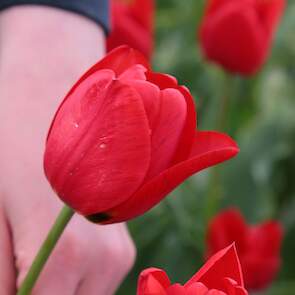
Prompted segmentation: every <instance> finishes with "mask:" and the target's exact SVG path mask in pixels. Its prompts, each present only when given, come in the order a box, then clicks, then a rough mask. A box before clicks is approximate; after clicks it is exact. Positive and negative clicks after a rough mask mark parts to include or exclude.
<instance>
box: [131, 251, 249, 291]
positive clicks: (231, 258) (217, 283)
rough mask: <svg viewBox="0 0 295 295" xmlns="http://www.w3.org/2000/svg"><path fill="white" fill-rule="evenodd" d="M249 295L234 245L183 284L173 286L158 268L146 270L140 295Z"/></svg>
mask: <svg viewBox="0 0 295 295" xmlns="http://www.w3.org/2000/svg"><path fill="white" fill-rule="evenodd" d="M151 294H153V295H247V294H248V292H247V291H246V290H245V289H244V285H243V276H242V272H241V267H240V262H239V259H238V256H237V253H236V250H235V247H234V246H233V245H231V246H229V247H227V248H225V249H223V250H221V251H219V252H218V253H216V254H215V255H214V256H213V257H211V258H210V259H209V260H208V261H207V262H206V264H205V265H204V266H203V267H202V268H201V269H200V270H199V271H198V272H197V273H196V274H195V275H194V276H193V277H192V278H191V279H190V280H189V281H188V282H187V283H186V284H185V285H184V286H182V285H180V284H171V283H170V280H169V278H168V276H167V275H166V273H165V272H164V271H163V270H161V269H157V268H149V269H146V270H144V271H143V272H142V273H141V274H140V277H139V280H138V287H137V295H151Z"/></svg>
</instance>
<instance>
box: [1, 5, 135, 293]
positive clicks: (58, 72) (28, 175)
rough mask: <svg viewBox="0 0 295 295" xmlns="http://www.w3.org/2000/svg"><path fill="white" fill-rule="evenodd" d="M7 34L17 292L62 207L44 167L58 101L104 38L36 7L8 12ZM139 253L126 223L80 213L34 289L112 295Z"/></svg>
mask: <svg viewBox="0 0 295 295" xmlns="http://www.w3.org/2000/svg"><path fill="white" fill-rule="evenodd" d="M0 31H1V32H0V33H1V43H0V44H1V45H0V46H1V48H0V49H1V57H0V97H1V99H0V118H1V124H0V135H1V136H0V149H1V153H0V261H1V264H0V294H1V295H12V294H15V292H16V285H18V286H19V285H20V282H21V281H22V280H23V278H24V276H25V274H26V272H27V271H28V268H29V267H30V265H31V262H32V260H33V258H34V257H35V255H36V253H37V250H38V248H39V247H40V245H41V243H42V241H43V240H44V238H45V236H46V235H47V232H48V230H49V228H50V227H51V225H52V224H53V222H54V220H55V218H56V216H57V214H58V212H59V210H60V208H61V202H60V201H59V200H58V199H57V197H56V196H54V193H53V192H52V190H51V189H50V187H49V185H48V184H47V182H46V179H45V176H44V173H43V171H42V158H43V150H44V143H45V138H46V132H47V130H48V128H49V124H50V121H51V119H52V117H53V114H54V112H55V110H56V108H57V106H58V104H59V102H60V101H59V99H60V98H61V97H63V96H64V94H65V93H66V91H68V89H69V87H70V86H71V84H72V83H73V82H74V81H75V80H76V79H77V78H78V77H79V76H80V75H81V73H83V71H85V70H86V69H87V68H88V67H89V66H90V65H91V64H93V63H94V62H96V61H97V60H98V59H99V58H100V57H101V56H102V54H103V47H104V46H103V44H104V43H103V42H104V41H103V39H104V36H103V32H102V30H101V29H99V27H98V26H97V25H96V24H94V23H92V22H91V21H89V20H87V19H84V18H82V17H80V16H78V15H75V14H72V13H68V12H64V11H61V10H57V9H53V8H46V7H37V6H35V7H31V6H25V7H24V6H20V7H15V8H12V9H8V10H6V11H4V12H1V13H0ZM44 32H46V34H45V33H44ZM134 256H135V248H134V245H133V243H132V240H131V239H130V237H129V235H128V231H127V229H126V226H125V225H124V224H118V225H111V226H99V225H94V224H91V223H89V222H88V221H86V220H85V219H84V218H82V217H81V216H78V215H76V216H75V217H74V218H73V219H72V220H71V222H70V224H69V226H68V227H67V228H66V230H65V232H64V234H63V236H62V238H61V239H60V241H59V242H58V244H57V247H56V249H55V250H54V253H53V255H52V256H51V257H50V259H49V260H48V263H47V265H46V266H45V269H44V271H43V272H42V273H41V275H40V278H39V280H38V282H37V284H36V287H35V289H34V291H33V293H32V294H33V295H47V294H50V295H52V294H56V295H59V294H62V295H82V294H83V295H85V294H87V295H91V294H95V295H108V294H113V292H114V291H115V289H116V288H117V287H118V285H119V284H120V282H121V280H122V279H123V277H124V276H125V275H126V273H127V272H128V270H129V269H130V267H131V265H132V263H133V260H134Z"/></svg>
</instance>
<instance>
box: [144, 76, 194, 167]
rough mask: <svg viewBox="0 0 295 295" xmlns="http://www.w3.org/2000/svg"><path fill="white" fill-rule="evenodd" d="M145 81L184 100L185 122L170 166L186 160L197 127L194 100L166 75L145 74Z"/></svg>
mask: <svg viewBox="0 0 295 295" xmlns="http://www.w3.org/2000/svg"><path fill="white" fill-rule="evenodd" d="M146 76H147V80H148V81H150V82H152V83H154V84H156V85H157V86H159V88H160V89H165V88H175V89H177V90H178V91H179V92H180V93H181V94H182V95H183V97H184V98H185V101H186V106H187V109H186V113H187V115H186V121H185V124H184V126H183V131H182V134H181V136H180V138H179V145H178V148H177V150H176V151H175V153H174V157H173V159H172V161H171V166H172V165H175V164H177V163H178V162H181V161H183V160H185V159H187V157H188V155H189V153H190V151H191V147H192V144H193V141H194V133H195V130H196V125H197V114H196V110H195V103H194V100H193V98H192V96H191V94H190V92H189V90H188V89H187V88H186V87H185V86H179V85H178V84H177V80H176V79H175V78H174V77H172V76H170V75H167V74H161V73H152V72H147V74H146Z"/></svg>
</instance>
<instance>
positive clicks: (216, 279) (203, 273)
mask: <svg viewBox="0 0 295 295" xmlns="http://www.w3.org/2000/svg"><path fill="white" fill-rule="evenodd" d="M226 277H228V278H231V279H232V280H234V281H236V282H237V284H238V285H239V286H241V287H243V286H244V283H243V276H242V271H241V266H240V262H239V258H238V255H237V252H236V248H235V246H234V244H232V245H231V246H228V247H227V248H225V249H223V250H220V251H219V252H217V253H216V254H215V255H214V256H212V257H211V258H210V259H209V260H208V261H207V262H206V263H205V264H204V266H203V267H202V268H201V269H200V270H199V271H198V272H197V273H196V274H195V275H194V276H193V277H192V278H191V279H190V280H189V281H188V282H187V283H186V284H185V287H189V286H190V285H192V284H193V283H196V282H201V283H203V284H204V285H205V286H206V287H207V288H208V289H209V290H210V289H217V290H220V291H224V292H226V291H227V286H225V284H224V278H226Z"/></svg>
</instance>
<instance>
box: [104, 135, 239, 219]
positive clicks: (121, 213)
mask: <svg viewBox="0 0 295 295" xmlns="http://www.w3.org/2000/svg"><path fill="white" fill-rule="evenodd" d="M238 151H239V149H238V147H237V145H236V143H235V142H234V141H233V140H232V139H231V138H230V137H229V136H227V135H225V134H222V133H218V132H214V131H198V132H196V136H195V144H194V146H193V151H192V154H191V156H190V158H189V159H188V160H186V161H183V162H181V163H179V164H177V165H175V166H173V167H170V168H168V169H167V170H165V171H163V172H162V173H161V174H160V175H158V176H156V177H155V178H153V179H151V180H150V181H149V182H147V183H146V184H144V185H143V186H142V187H141V188H140V189H139V190H138V191H137V192H136V193H135V194H134V195H133V196H132V197H131V198H129V199H128V200H127V201H126V202H125V203H122V204H120V205H119V206H117V207H115V208H113V209H112V210H110V211H109V212H108V214H109V215H110V216H111V219H110V220H109V222H106V223H113V222H120V221H125V220H128V219H131V218H134V217H136V216H138V215H141V214H143V213H144V212H145V211H147V210H149V209H151V208H152V207H153V206H155V205H156V204H157V203H159V202H160V201H161V200H162V199H163V198H164V197H165V196H166V195H167V194H169V193H170V192H171V191H172V190H173V189H175V188H176V187H177V186H178V185H179V184H180V183H181V182H183V181H184V180H185V179H186V178H188V177H189V176H191V175H192V174H194V173H196V172H199V171H201V170H203V169H205V168H207V167H210V166H213V165H216V164H218V163H221V162H224V161H226V160H228V159H230V158H232V157H234V156H235V155H236V154H237V153H238Z"/></svg>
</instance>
